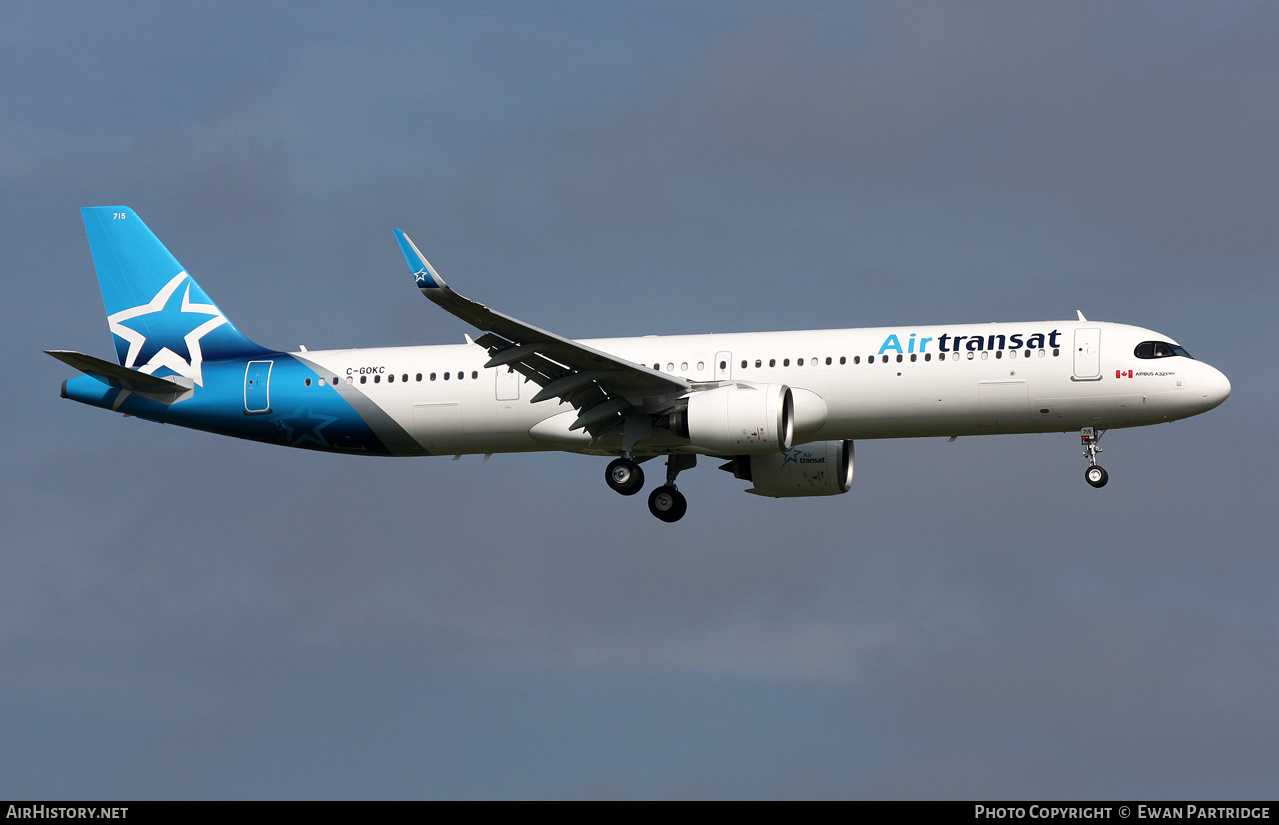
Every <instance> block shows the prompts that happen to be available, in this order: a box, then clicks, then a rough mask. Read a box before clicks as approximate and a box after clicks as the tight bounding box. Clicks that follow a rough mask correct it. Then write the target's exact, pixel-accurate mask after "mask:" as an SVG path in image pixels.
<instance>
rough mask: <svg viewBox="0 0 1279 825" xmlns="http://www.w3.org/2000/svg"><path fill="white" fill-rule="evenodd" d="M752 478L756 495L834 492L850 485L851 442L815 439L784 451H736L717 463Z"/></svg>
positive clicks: (739, 475)
mask: <svg viewBox="0 0 1279 825" xmlns="http://www.w3.org/2000/svg"><path fill="white" fill-rule="evenodd" d="M720 469H721V470H728V471H730V472H731V473H732V474H733V475H735V476H737V477H738V478H741V479H745V480H747V481H751V482H754V484H755V486H754V487H751V488H750V489H748V490H747V491H746V492H748V493H754V494H755V495H757V496H771V497H773V498H784V497H790V496H837V495H840V494H841V493H847V492H848V490H849V488H851V487H852V486H853V442H851V441H817V442H814V443H812V444H803V445H801V446H799V447H794V448H792V449H789V450H787V451H786V452H784V453H768V454H765V455H739V456H736V457H734V458H733V460H732V461H730V462H728V463H727V464H725V465H723V466H722V467H720Z"/></svg>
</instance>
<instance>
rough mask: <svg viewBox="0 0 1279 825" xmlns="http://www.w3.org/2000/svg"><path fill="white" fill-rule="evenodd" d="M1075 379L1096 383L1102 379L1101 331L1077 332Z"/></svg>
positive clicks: (1084, 330) (1083, 330)
mask: <svg viewBox="0 0 1279 825" xmlns="http://www.w3.org/2000/svg"><path fill="white" fill-rule="evenodd" d="M1075 378H1076V379H1077V380H1079V381H1095V380H1096V379H1098V378H1101V330H1100V329H1077V330H1075Z"/></svg>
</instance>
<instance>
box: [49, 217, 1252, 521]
mask: <svg viewBox="0 0 1279 825" xmlns="http://www.w3.org/2000/svg"><path fill="white" fill-rule="evenodd" d="M81 211H82V213H83V218H84V225H85V230H86V233H87V235H88V238H89V247H90V250H91V251H92V253H93V263H94V267H95V268H96V270H97V273H98V284H99V286H100V287H101V290H102V300H103V303H104V305H105V306H106V313H107V326H108V327H109V329H110V330H111V333H112V335H113V337H114V341H115V349H116V360H115V362H111V361H106V360H102V359H99V358H95V357H93V356H89V355H84V354H81V353H77V352H67V351H62V350H53V351H49V354H50V355H52V356H54V357H55V358H57V359H59V360H61V361H63V362H65V363H67V364H69V365H71V366H73V367H75V368H76V369H78V370H80V371H81V372H82V373H84V374H83V375H81V376H78V377H75V378H71V379H69V380H67V381H65V382H63V385H62V395H63V397H65V398H70V399H72V400H75V401H80V402H82V403H85V404H91V405H93V406H96V407H103V408H106V409H110V410H115V411H116V412H120V413H123V414H126V415H132V416H136V417H138V418H145V419H148V420H151V421H160V422H163V423H168V424H177V425H179V426H183V427H191V428H194V429H199V430H207V431H210V432H215V433H221V434H224V435H231V436H235V437H237V438H248V439H253V440H255V441H263V442H267V443H272V444H281V445H284V446H289V447H303V448H306V449H311V450H323V451H326V452H335V453H353V454H360V455H384V456H404V455H455V456H456V455H462V454H466V453H482V454H486V455H488V454H492V453H500V452H527V451H535V450H568V451H572V452H579V453H588V454H593V455H601V456H613V457H614V458H613V460H612V461H611V462H610V464H609V465H608V468H607V471H606V474H605V478H606V481H607V482H608V484H609V486H610V487H612V488H613V489H614V490H616V491H617V492H619V493H621V494H623V495H634V494H635V493H637V492H639V491H640V490H641V489H642V488H643V486H644V473H643V470H642V468H641V464H642V463H643V462H645V461H648V460H649V459H652V458H655V457H658V456H665V457H666V477H665V483H664V484H662V485H661V486H659V487H657V488H656V489H655V490H653V491H652V493H651V494H650V496H649V509H650V510H651V511H652V513H653V514H654V515H655V516H657V517H658V518H659V519H662V520H663V521H668V522H673V521H678V520H679V519H680V518H681V517H683V515H684V513H685V511H686V509H687V502H686V500H685V498H684V496H683V495H682V494H681V493H680V492H679V490H678V488H677V485H676V477H677V476H678V475H679V473H680V472H682V471H684V470H686V469H689V468H691V467H693V466H694V465H695V464H696V462H697V457H698V456H709V457H714V458H716V459H719V460H720V461H722V462H723V463H722V465H721V467H720V469H723V470H727V471H729V472H731V473H732V474H733V475H734V476H736V477H737V478H739V479H744V480H746V481H749V482H750V483H751V487H749V488H748V489H747V492H750V493H755V494H757V495H762V496H772V497H792V496H818V495H837V494H840V493H845V492H847V491H848V490H849V489H850V487H851V485H852V479H853V442H854V441H855V440H856V439H865V438H913V437H926V436H947V437H950V438H954V437H957V436H961V435H992V434H998V433H1032V432H1033V433H1044V432H1071V431H1078V432H1079V433H1080V438H1081V441H1082V444H1083V447H1084V455H1085V457H1086V458H1087V460H1088V467H1087V470H1086V476H1085V478H1086V479H1087V481H1088V483H1089V484H1091V485H1092V486H1094V487H1101V486H1103V485H1105V483H1106V481H1107V475H1106V471H1105V470H1104V469H1102V468H1101V467H1100V466H1099V465H1098V464H1097V453H1098V452H1100V451H1101V448H1100V447H1099V446H1098V441H1099V439H1100V438H1101V436H1102V434H1103V433H1105V432H1106V431H1107V430H1109V429H1114V428H1121V427H1137V426H1143V425H1147V424H1158V423H1162V422H1167V421H1174V420H1177V419H1180V418H1187V417H1189V416H1192V415H1197V414H1199V413H1202V412H1206V411H1207V410H1210V409H1212V408H1213V407H1216V406H1217V405H1218V404H1220V403H1221V402H1222V401H1224V400H1225V399H1226V397H1227V396H1228V395H1229V394H1230V382H1229V381H1228V380H1227V379H1226V377H1225V376H1224V375H1223V374H1222V373H1221V372H1219V371H1218V370H1216V369H1214V368H1213V367H1211V366H1209V365H1207V364H1205V363H1203V362H1201V361H1196V360H1194V359H1193V358H1192V357H1191V356H1190V354H1189V353H1188V352H1187V351H1186V350H1185V349H1184V348H1182V347H1181V346H1180V345H1179V344H1177V343H1176V342H1175V341H1174V340H1172V339H1171V338H1169V337H1168V336H1166V335H1162V334H1160V333H1157V332H1153V331H1151V330H1148V329H1142V328H1140V327H1134V326H1128V325H1125V324H1114V323H1106V322H1097V321H1089V320H1087V319H1086V318H1084V316H1083V313H1079V316H1078V319H1077V320H1073V321H1058V322H1043V323H1032V322H1028V323H1015V324H969V325H950V326H933V327H887V328H875V329H840V330H804V331H794V332H762V333H737V334H725V335H680V336H660V337H658V336H648V337H643V338H610V339H601V340H588V341H574V340H571V339H568V338H564V337H562V336H559V335H556V334H555V333H552V332H548V331H546V330H542V329H538V328H537V327H533V326H530V325H528V324H525V323H523V322H521V321H518V320H516V319H514V318H512V317H510V316H507V315H504V314H502V313H500V312H497V311H495V310H492V309H489V308H488V307H487V306H485V305H484V304H481V303H478V302H476V301H472V300H470V299H469V298H465V297H463V296H461V295H459V294H458V293H456V292H454V291H453V290H452V288H450V287H449V286H448V284H447V283H445V281H444V279H443V278H441V277H440V275H439V273H437V272H436V271H435V269H434V268H432V266H431V264H430V263H429V262H428V261H427V260H426V257H425V256H424V255H422V253H421V251H419V250H418V248H417V246H415V245H414V243H413V241H412V240H410V239H409V237H408V236H407V235H406V234H404V232H403V231H401V230H399V229H396V230H395V238H396V241H397V242H398V243H399V246H400V250H401V252H402V253H403V254H404V258H405V261H406V262H407V263H408V266H409V271H410V272H411V273H412V275H413V279H414V281H415V283H416V284H417V286H418V288H419V289H420V290H421V292H422V294H423V295H425V296H426V297H427V298H429V299H430V300H431V301H432V302H434V303H435V304H437V305H439V306H440V307H441V308H443V309H444V310H446V311H447V312H450V313H452V314H453V315H456V316H457V317H459V318H461V319H462V320H464V321H466V322H467V323H469V324H471V325H473V326H474V327H476V328H477V329H478V330H479V331H480V332H481V333H483V334H481V335H480V336H479V337H478V338H476V339H475V340H474V341H472V340H471V339H470V338H469V337H468V338H467V343H466V344H460V345H441V346H424V347H394V348H376V349H347V350H323V351H307V350H304V351H300V352H282V351H279V350H273V349H269V348H266V347H262V346H259V345H258V344H256V343H254V342H253V341H250V340H249V339H248V338H247V337H245V335H244V334H243V333H242V332H240V330H239V329H238V328H237V327H236V326H235V324H233V323H232V322H231V321H230V320H229V319H228V318H227V316H226V315H225V314H224V313H223V312H222V310H221V309H219V308H218V306H217V304H215V303H214V302H213V300H212V299H211V298H210V297H209V296H208V294H207V293H206V292H205V291H204V290H203V289H202V288H201V287H200V285H199V284H198V283H196V281H195V279H194V278H192V277H191V275H190V274H188V273H187V271H186V270H185V269H184V268H183V267H182V265H181V264H179V263H178V261H177V259H176V258H174V257H173V255H172V254H170V252H169V250H168V249H166V248H165V247H164V245H163V244H162V243H160V241H159V239H157V238H156V236H155V235H154V234H153V233H152V232H151V230H150V229H148V228H147V226H146V224H144V223H143V222H142V220H141V219H140V218H139V217H138V216H137V214H136V213H134V211H133V210H132V209H129V208H128V207H126V206H101V207H86V208H84V209H83V210H81Z"/></svg>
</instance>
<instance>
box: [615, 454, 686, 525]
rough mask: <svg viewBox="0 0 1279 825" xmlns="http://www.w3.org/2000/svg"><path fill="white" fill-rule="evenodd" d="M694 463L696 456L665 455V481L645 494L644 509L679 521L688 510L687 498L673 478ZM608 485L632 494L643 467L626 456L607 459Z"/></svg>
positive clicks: (639, 484) (640, 481) (637, 488)
mask: <svg viewBox="0 0 1279 825" xmlns="http://www.w3.org/2000/svg"><path fill="white" fill-rule="evenodd" d="M696 464H697V456H695V455H683V454H679V455H676V454H672V455H669V456H667V457H666V483H665V484H663V485H662V486H661V487H658V488H657V489H656V490H654V491H653V492H652V493H649V496H648V511H649V512H650V513H652V514H653V515H655V516H657V517H658V518H659V519H661V520H662V521H665V522H667V523H671V522H676V521H679V520H680V519H682V518H683V517H684V514H685V513H686V512H688V499H686V498H684V494H683V493H681V492H680V491H679V489H678V488H677V487H676V486H675V478H676V476H678V475H679V474H680V473H681V472H682V471H684V470H687V469H689V468H691V467H693V466H694V465H696ZM604 480H605V481H607V482H608V486H609V487H612V488H613V489H614V490H616V491H617V492H619V493H621V494H622V495H624V496H633V495H635V494H636V493H638V492H639V491H640V488H642V487H643V486H644V471H643V470H641V469H640V466H639V462H637V461H635V460H634V459H633V458H630V457H629V456H622V457H621V458H615V459H613V460H612V461H611V462H609V465H608V470H607V471H606V472H605V473H604Z"/></svg>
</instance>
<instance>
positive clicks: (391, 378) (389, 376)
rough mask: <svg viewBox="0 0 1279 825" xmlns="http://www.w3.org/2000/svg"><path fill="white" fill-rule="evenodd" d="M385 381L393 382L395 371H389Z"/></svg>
mask: <svg viewBox="0 0 1279 825" xmlns="http://www.w3.org/2000/svg"><path fill="white" fill-rule="evenodd" d="M386 383H388V384H394V383H395V373H391V374H390V375H388V376H387V377H386Z"/></svg>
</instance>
